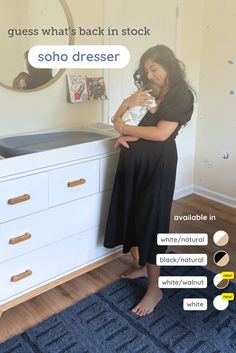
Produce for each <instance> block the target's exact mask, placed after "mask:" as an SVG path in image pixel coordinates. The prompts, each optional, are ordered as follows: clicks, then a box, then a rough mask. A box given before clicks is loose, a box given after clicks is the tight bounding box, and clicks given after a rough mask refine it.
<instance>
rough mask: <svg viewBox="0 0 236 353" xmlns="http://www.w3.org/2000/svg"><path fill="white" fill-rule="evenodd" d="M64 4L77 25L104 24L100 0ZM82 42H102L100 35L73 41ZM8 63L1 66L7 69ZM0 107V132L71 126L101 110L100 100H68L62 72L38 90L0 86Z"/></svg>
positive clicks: (72, 0)
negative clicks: (46, 85)
mask: <svg viewBox="0 0 236 353" xmlns="http://www.w3.org/2000/svg"><path fill="white" fill-rule="evenodd" d="M67 4H68V5H69V7H70V10H71V13H72V16H73V20H74V25H75V26H76V27H77V26H87V27H91V26H94V24H96V25H103V16H104V4H103V0H90V2H89V3H86V2H84V1H82V0H67ZM13 13H15V12H14V11H13ZM55 16H56V14H55ZM85 43H86V44H102V43H103V38H102V37H91V38H88V37H86V38H82V37H81V38H78V37H77V38H76V44H85ZM10 66H11V65H8V66H7V67H4V68H3V67H1V69H2V70H7V69H9V70H10V69H11V67H10ZM20 71H23V70H20ZM77 72H79V70H78V71H77ZM83 73H86V74H91V75H92V76H96V75H101V74H102V71H101V70H90V71H88V70H87V71H83ZM0 107H1V108H0V109H1V110H0V136H6V135H11V134H17V133H24V132H29V131H38V130H45V129H50V128H54V129H56V128H63V127H73V126H75V125H78V124H80V123H84V122H86V121H88V120H89V121H99V120H101V119H102V111H103V110H102V109H103V107H102V102H94V101H93V102H86V103H81V104H70V103H67V102H66V78H65V74H64V75H63V76H62V77H61V78H60V79H59V80H58V81H57V82H56V83H54V84H53V85H52V86H50V87H48V88H46V89H44V90H41V91H37V92H27V93H26V92H13V91H10V90H7V89H5V88H3V87H1V86H0Z"/></svg>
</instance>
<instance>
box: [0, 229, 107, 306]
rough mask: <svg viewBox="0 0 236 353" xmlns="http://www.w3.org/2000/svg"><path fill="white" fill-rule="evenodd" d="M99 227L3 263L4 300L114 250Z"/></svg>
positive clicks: (1, 294) (0, 270)
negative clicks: (104, 242)
mask: <svg viewBox="0 0 236 353" xmlns="http://www.w3.org/2000/svg"><path fill="white" fill-rule="evenodd" d="M103 234H104V229H99V227H96V228H93V229H89V230H87V231H86V232H82V233H80V234H77V235H74V236H72V237H70V238H67V239H64V240H62V241H58V242H57V243H54V244H51V245H49V246H46V247H43V248H41V249H38V250H36V251H33V252H31V253H28V254H25V255H23V256H19V257H17V258H16V259H14V260H11V261H7V262H5V263H4V264H1V265H0V283H1V291H0V302H4V300H6V299H8V300H9V299H10V298H11V299H13V298H14V296H16V295H19V294H23V293H24V292H26V291H29V290H30V289H34V288H35V287H38V286H39V285H42V284H46V283H47V282H50V280H52V279H56V278H57V277H61V276H63V275H65V274H66V273H68V272H71V271H73V270H76V269H77V268H79V267H82V266H85V265H86V264H88V263H91V262H94V261H96V260H97V259H98V258H99V257H102V256H104V255H105V254H107V253H109V252H111V251H112V250H111V249H106V248H104V247H103Z"/></svg>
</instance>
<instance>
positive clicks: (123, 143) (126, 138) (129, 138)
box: [114, 135, 139, 150]
mask: <svg viewBox="0 0 236 353" xmlns="http://www.w3.org/2000/svg"><path fill="white" fill-rule="evenodd" d="M137 140H139V138H138V137H134V136H128V135H125V136H124V135H120V136H119V137H118V139H117V140H116V143H115V145H114V147H115V149H116V150H117V149H118V148H120V147H121V146H124V147H126V148H129V145H128V143H127V141H128V142H134V141H137Z"/></svg>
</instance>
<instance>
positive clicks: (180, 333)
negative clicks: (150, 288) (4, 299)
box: [0, 267, 236, 353]
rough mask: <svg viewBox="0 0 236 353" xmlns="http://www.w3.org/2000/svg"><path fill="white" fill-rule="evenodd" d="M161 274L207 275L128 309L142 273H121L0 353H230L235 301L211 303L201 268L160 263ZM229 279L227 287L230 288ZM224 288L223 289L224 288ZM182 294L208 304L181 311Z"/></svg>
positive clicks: (141, 286)
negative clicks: (139, 308)
mask: <svg viewBox="0 0 236 353" xmlns="http://www.w3.org/2000/svg"><path fill="white" fill-rule="evenodd" d="M162 275H176V276H177V275H186V276H187V275H191V276H192V275H198V276H202V275H207V276H208V281H209V285H208V288H207V289H165V290H164V297H163V300H162V301H161V303H160V305H159V306H158V307H157V308H156V309H155V311H154V312H153V313H152V314H151V315H149V316H145V317H138V316H136V315H135V314H134V313H132V312H131V311H130V308H132V307H133V306H134V305H135V304H136V303H137V302H138V301H139V300H140V299H141V297H142V296H143V294H144V292H145V288H146V285H147V281H146V279H145V278H140V279H135V280H128V279H122V280H119V281H118V282H116V283H113V284H112V285H110V286H109V287H107V288H104V289H102V290H100V291H99V292H98V293H96V294H93V295H91V296H89V297H88V298H86V299H84V300H82V301H81V302H79V303H78V304H76V305H74V306H72V307H70V308H68V309H66V310H64V311H63V312H61V313H59V314H57V315H55V316H53V317H51V318H50V319H48V320H46V321H44V322H42V323H41V324H39V325H37V326H35V327H33V328H30V329H28V330H27V331H26V332H24V333H23V334H21V335H18V336H15V337H14V338H12V339H10V340H9V341H7V342H5V343H3V344H1V345H0V353H113V352H114V353H174V352H176V353H235V352H236V303H235V301H233V302H230V305H229V307H228V308H227V309H226V310H225V311H218V310H216V309H214V307H213V305H212V301H213V298H214V297H215V296H216V295H219V294H220V293H221V292H222V291H220V290H219V289H217V288H215V286H214V285H213V283H212V278H213V276H214V274H213V273H211V272H209V271H207V270H205V269H204V268H195V267H165V268H162ZM235 287H236V286H235V285H234V284H232V283H231V284H230V285H229V286H228V287H227V292H235ZM225 291H226V290H225ZM185 297H193V298H200V297H203V298H207V299H208V310H207V311H204V312H203V311H202V312H199V311H198V312H197V311H192V312H190V311H184V310H183V308H182V307H183V299H184V298H185Z"/></svg>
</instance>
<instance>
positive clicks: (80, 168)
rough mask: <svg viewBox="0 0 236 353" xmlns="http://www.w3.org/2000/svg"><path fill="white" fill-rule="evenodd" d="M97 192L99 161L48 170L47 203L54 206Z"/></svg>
mask: <svg viewBox="0 0 236 353" xmlns="http://www.w3.org/2000/svg"><path fill="white" fill-rule="evenodd" d="M97 192H99V161H98V160H96V161H91V162H85V163H79V164H75V165H72V166H69V167H64V168H59V169H56V170H53V171H50V172H49V205H50V206H55V205H58V204H61V203H64V202H68V201H72V200H75V199H78V198H81V197H84V196H87V195H91V194H95V193H97Z"/></svg>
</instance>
